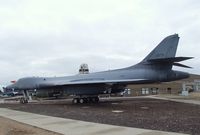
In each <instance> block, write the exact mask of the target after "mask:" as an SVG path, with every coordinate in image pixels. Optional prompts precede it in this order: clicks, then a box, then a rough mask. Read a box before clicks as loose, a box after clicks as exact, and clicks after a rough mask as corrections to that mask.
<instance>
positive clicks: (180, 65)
mask: <svg viewBox="0 0 200 135" xmlns="http://www.w3.org/2000/svg"><path fill="white" fill-rule="evenodd" d="M173 65H174V66H178V67H184V68H192V67H189V66H186V65H183V64H180V63H173Z"/></svg>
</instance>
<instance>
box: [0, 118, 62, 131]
mask: <svg viewBox="0 0 200 135" xmlns="http://www.w3.org/2000/svg"><path fill="white" fill-rule="evenodd" d="M0 135H60V134H57V133H53V132H50V131H47V130H43V129H40V128H36V127H33V126H30V125H26V124H22V123H19V122H16V121H13V120H10V119H7V118H3V117H0Z"/></svg>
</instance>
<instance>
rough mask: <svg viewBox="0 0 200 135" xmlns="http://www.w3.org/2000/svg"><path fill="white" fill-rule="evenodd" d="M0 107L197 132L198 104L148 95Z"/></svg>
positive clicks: (198, 134)
mask: <svg viewBox="0 0 200 135" xmlns="http://www.w3.org/2000/svg"><path fill="white" fill-rule="evenodd" d="M0 107H4V108H10V109H15V110H21V111H26V112H32V113H37V114H43V115H49V116H55V117H62V118H70V119H76V120H83V121H89V122H96V123H104V124H111V125H119V126H127V127H136V128H145V129H153V130H161V131H169V132H179V133H186V134H192V135H200V106H199V105H193V104H186V103H178V102H173V101H165V100H158V99H149V98H138V99H129V100H127V101H121V100H113V99H111V100H102V99H101V102H100V103H98V104H76V105H75V104H72V103H71V101H69V100H66V101H62V102H61V101H55V100H54V101H52V102H51V101H45V102H40V103H30V104H18V103H16V104H0Z"/></svg>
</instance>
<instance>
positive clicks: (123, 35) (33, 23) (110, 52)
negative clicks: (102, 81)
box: [0, 0, 200, 84]
mask: <svg viewBox="0 0 200 135" xmlns="http://www.w3.org/2000/svg"><path fill="white" fill-rule="evenodd" d="M199 5H200V2H199V1H197V0H177V1H173V0H168V1H159V0H154V1H145V0H136V1H132V0H127V1H125V2H122V1H120V0H109V1H103V0H102V1H93V0H86V1H84V2H82V1H81V0H75V1H73V2H72V1H65V0H60V1H53V0H48V1H47V0H40V1H39V0H30V1H25V0H24V1H23V0H22V1H20V2H19V1H16V0H8V1H0V15H1V16H0V21H1V25H0V67H1V70H0V80H1V83H2V84H8V83H9V81H10V80H13V79H18V78H21V77H24V76H61V75H73V74H76V73H77V70H78V68H79V65H80V64H81V63H88V64H89V67H90V70H91V71H92V72H94V71H101V70H109V69H113V68H121V67H126V66H130V65H133V64H136V63H137V62H139V61H140V60H142V59H143V58H144V57H145V56H146V55H147V54H148V53H149V52H150V51H151V50H152V49H153V48H154V47H155V46H156V45H157V44H158V43H159V42H160V41H161V40H162V39H163V38H164V37H165V36H168V35H170V34H174V33H179V36H180V37H181V38H180V42H179V47H178V51H177V55H179V56H194V57H195V59H194V60H190V61H186V62H184V63H185V64H188V65H191V66H193V67H194V69H181V70H184V71H187V72H190V73H197V74H200V63H199V51H198V49H197V48H198V44H199V42H200V39H199V36H200V31H199V29H198V28H199V27H200V26H199V25H200V14H199V13H200V6H199ZM175 69H177V68H175Z"/></svg>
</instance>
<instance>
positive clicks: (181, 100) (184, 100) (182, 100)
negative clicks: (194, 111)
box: [147, 96, 200, 105]
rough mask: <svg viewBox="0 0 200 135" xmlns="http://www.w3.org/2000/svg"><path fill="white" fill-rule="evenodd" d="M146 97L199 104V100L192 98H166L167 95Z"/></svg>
mask: <svg viewBox="0 0 200 135" xmlns="http://www.w3.org/2000/svg"><path fill="white" fill-rule="evenodd" d="M147 97H148V98H153V99H161V100H168V101H175V102H181V103H188V104H195V105H200V101H199V100H192V99H172V98H167V97H159V96H147Z"/></svg>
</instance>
